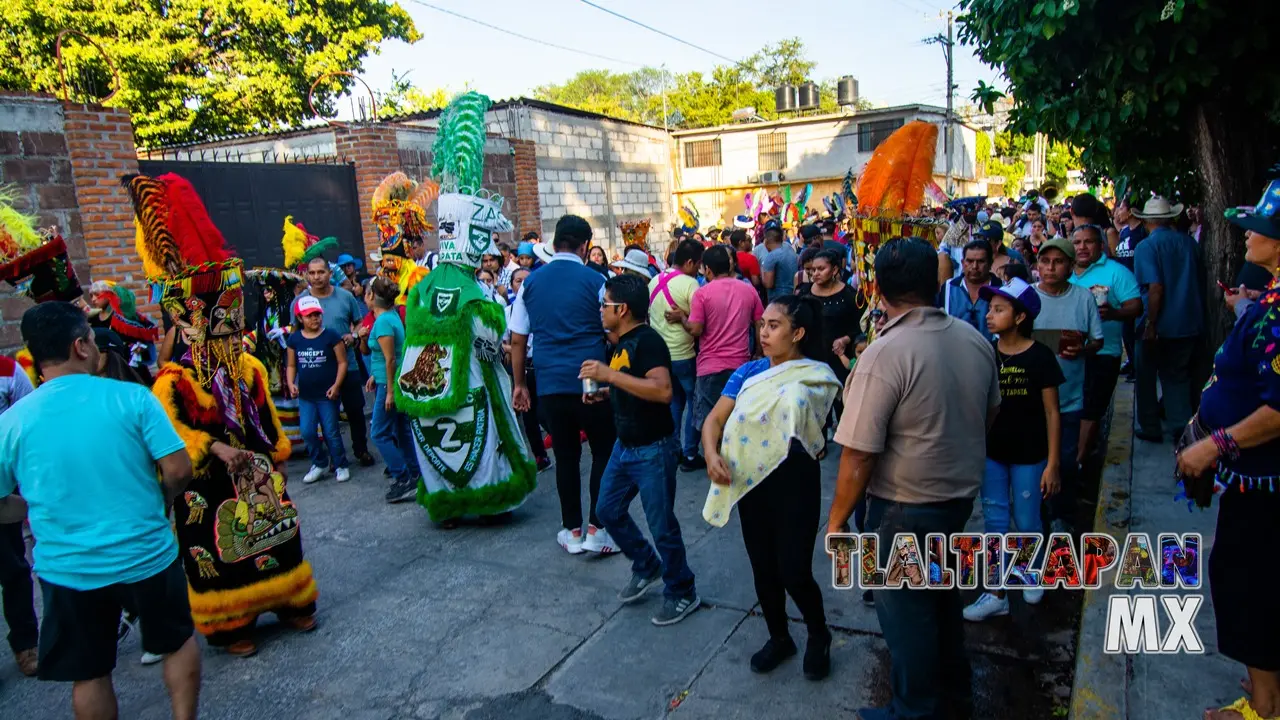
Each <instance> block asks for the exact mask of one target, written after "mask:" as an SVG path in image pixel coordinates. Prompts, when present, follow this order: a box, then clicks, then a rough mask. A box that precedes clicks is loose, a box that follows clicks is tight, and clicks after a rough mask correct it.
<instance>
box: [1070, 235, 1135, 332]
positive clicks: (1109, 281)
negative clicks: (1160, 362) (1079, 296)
mask: <svg viewBox="0 0 1280 720" xmlns="http://www.w3.org/2000/svg"><path fill="white" fill-rule="evenodd" d="M1071 284H1072V285H1079V286H1080V287H1082V288H1084V289H1085V290H1089V289H1090V288H1092V287H1093V286H1095V285H1102V286H1104V287H1106V288H1107V304H1108V305H1110V306H1111V307H1113V308H1115V309H1116V310H1119V309H1120V306H1121V305H1123V304H1124V303H1127V302H1129V301H1130V300H1135V299H1137V298H1139V297H1141V296H1142V294H1141V293H1140V292H1139V291H1138V280H1137V278H1135V277H1134V276H1133V273H1131V272H1129V269H1128V268H1126V267H1125V266H1124V265H1121V264H1120V263H1118V262H1116V261H1115V260H1108V259H1107V256H1106V255H1103V256H1102V257H1100V258H1098V261H1097V262H1095V263H1094V264H1092V265H1090V266H1089V267H1088V268H1086V269H1085V271H1084V272H1083V273H1073V274H1072V275H1071ZM1091 292H1092V291H1091ZM1123 334H1124V321H1123V320H1103V321H1102V349H1101V350H1099V351H1098V354H1099V355H1114V356H1115V357H1120V352H1121V350H1123V348H1124V343H1123V341H1122V339H1121V338H1122V335H1123Z"/></svg>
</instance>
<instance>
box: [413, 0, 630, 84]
mask: <svg viewBox="0 0 1280 720" xmlns="http://www.w3.org/2000/svg"><path fill="white" fill-rule="evenodd" d="M409 2H412V3H415V4H417V5H421V6H423V7H427V8H431V9H432V10H435V11H437V12H442V13H444V14H445V15H452V16H454V17H456V18H459V19H461V20H466V21H467V22H470V23H475V24H476V25H480V26H481V27H486V28H489V29H490V30H497V31H498V32H500V33H505V34H507V35H511V36H512V37H518V38H520V39H521V40H528V41H529V42H532V43H537V44H539V45H546V46H547V47H551V48H555V49H557V50H564V51H566V52H571V53H577V54H579V55H586V56H588V57H593V58H598V59H600V60H608V61H609V62H615V63H622V64H623V65H633V66H635V67H642V66H643V65H642V63H638V62H631V61H630V60H621V59H619V58H615V57H609V56H608V55H600V54H598V53H593V52H587V51H586V50H579V49H578V48H571V47H565V46H564V45H557V44H555V43H553V42H547V41H546V40H541V39H539V38H536V37H530V36H528V35H522V34H520V33H518V32H515V31H514V30H508V29H506V28H503V27H498V26H497V25H494V24H492V23H487V22H485V21H483V20H477V19H475V18H473V17H467V16H466V15H463V14H462V13H457V12H454V11H452V10H449V9H447V8H442V7H440V6H438V5H432V4H431V3H429V2H425V1H424V0H409Z"/></svg>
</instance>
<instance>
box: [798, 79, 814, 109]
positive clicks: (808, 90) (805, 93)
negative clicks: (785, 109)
mask: <svg viewBox="0 0 1280 720" xmlns="http://www.w3.org/2000/svg"><path fill="white" fill-rule="evenodd" d="M798 98H799V103H797V104H796V109H797V110H817V109H818V84H817V83H815V82H807V83H805V84H803V85H801V86H800V88H799V95H798Z"/></svg>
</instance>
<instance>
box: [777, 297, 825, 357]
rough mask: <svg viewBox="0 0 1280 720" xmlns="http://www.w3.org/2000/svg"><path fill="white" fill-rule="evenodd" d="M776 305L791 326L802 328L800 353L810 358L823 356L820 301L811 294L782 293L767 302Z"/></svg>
mask: <svg viewBox="0 0 1280 720" xmlns="http://www.w3.org/2000/svg"><path fill="white" fill-rule="evenodd" d="M769 304H770V305H776V306H777V307H778V309H779V310H781V311H782V312H783V313H784V314H786V316H787V319H789V320H790V321H791V327H792V328H793V329H796V330H801V329H802V330H804V337H802V338H800V345H799V347H800V354H801V355H804V356H805V357H807V358H809V359H810V360H819V359H821V358H822V357H823V350H822V301H821V300H819V299H818V298H816V297H813V296H812V295H804V296H801V295H783V296H782V297H780V298H778V299H777V300H774V301H773V302H771V303H769Z"/></svg>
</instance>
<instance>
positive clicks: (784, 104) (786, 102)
mask: <svg viewBox="0 0 1280 720" xmlns="http://www.w3.org/2000/svg"><path fill="white" fill-rule="evenodd" d="M773 97H774V109H775V110H777V111H778V112H780V113H784V112H795V111H796V106H797V105H798V104H799V102H798V101H797V99H796V86H795V85H783V86H781V87H779V88H778V89H777V90H775V91H774V93H773Z"/></svg>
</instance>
